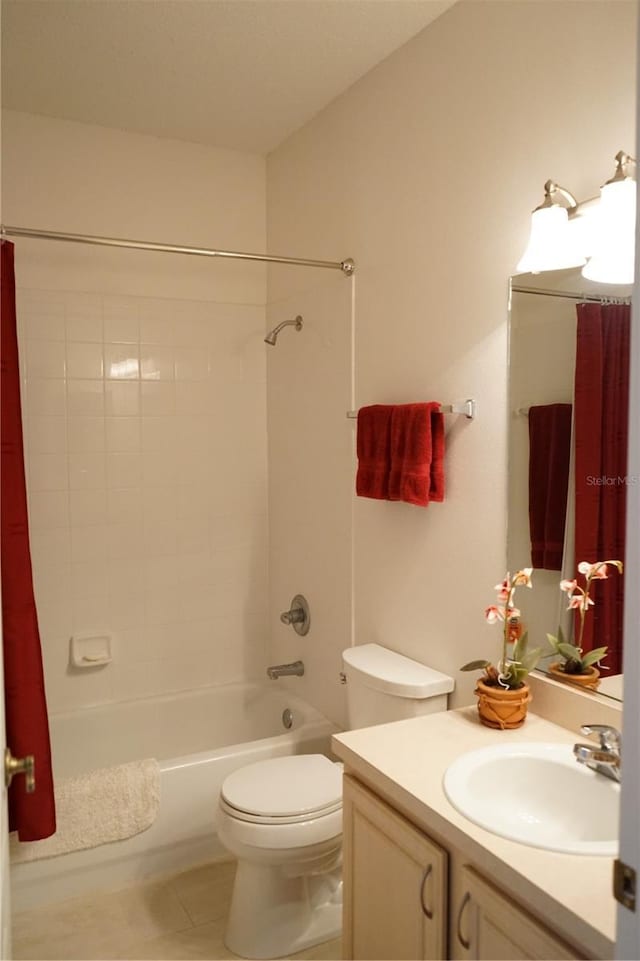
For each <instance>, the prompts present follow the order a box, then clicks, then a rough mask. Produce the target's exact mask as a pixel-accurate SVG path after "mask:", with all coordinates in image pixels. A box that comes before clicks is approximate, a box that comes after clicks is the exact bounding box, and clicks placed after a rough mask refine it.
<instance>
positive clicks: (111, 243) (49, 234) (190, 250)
mask: <svg viewBox="0 0 640 961" xmlns="http://www.w3.org/2000/svg"><path fill="white" fill-rule="evenodd" d="M0 234H2V236H4V237H33V238H35V239H37V240H63V241H67V242H69V243H73V244H93V245H94V246H97V247H130V248H133V249H135V250H157V251H163V252H164V253H167V254H193V255H195V256H197V257H228V258H229V259H232V260H259V261H263V262H265V263H269V264H292V265H293V266H295V267H326V268H328V269H330V270H341V271H342V273H343V274H344V275H345V277H350V276H351V274H353V272H354V271H355V269H356V265H355V262H354V261H353V260H352V259H351V257H347V259H346V260H307V259H304V258H302V257H276V256H271V255H269V254H248V253H242V252H240V251H237V250H213V249H211V248H209V247H183V246H180V245H179V244H153V243H149V242H147V241H145V240H120V239H118V238H116V237H92V236H91V235H90V234H65V233H61V232H60V231H58V230H35V229H32V228H31V227H8V226H5V225H2V226H1V227H0Z"/></svg>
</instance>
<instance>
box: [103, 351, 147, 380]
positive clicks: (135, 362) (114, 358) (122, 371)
mask: <svg viewBox="0 0 640 961" xmlns="http://www.w3.org/2000/svg"><path fill="white" fill-rule="evenodd" d="M104 376H105V377H106V378H107V379H108V380H137V379H138V378H139V376H140V355H139V348H138V346H137V344H105V345H104Z"/></svg>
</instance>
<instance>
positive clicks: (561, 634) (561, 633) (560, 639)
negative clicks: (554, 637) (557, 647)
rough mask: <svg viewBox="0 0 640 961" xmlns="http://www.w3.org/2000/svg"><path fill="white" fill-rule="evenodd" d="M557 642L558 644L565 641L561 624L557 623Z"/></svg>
mask: <svg viewBox="0 0 640 961" xmlns="http://www.w3.org/2000/svg"><path fill="white" fill-rule="evenodd" d="M558 642H559V643H560V644H564V643H565V639H564V631H563V630H562V624H558Z"/></svg>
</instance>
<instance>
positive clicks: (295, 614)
mask: <svg viewBox="0 0 640 961" xmlns="http://www.w3.org/2000/svg"><path fill="white" fill-rule="evenodd" d="M280 620H281V621H282V623H283V624H287V625H289V626H291V627H292V628H293V629H294V631H295V632H296V634H303V635H304V634H308V633H309V628H310V626H311V614H310V613H309V605H308V604H307V600H306V598H305V597H303V596H302V594H296V596H295V597H294V598H293V599H292V601H291V607H290V608H289V610H288V611H283V612H282V614H281V615H280Z"/></svg>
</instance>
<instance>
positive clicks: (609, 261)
mask: <svg viewBox="0 0 640 961" xmlns="http://www.w3.org/2000/svg"><path fill="white" fill-rule="evenodd" d="M635 229H636V182H635V180H632V179H631V178H627V179H626V180H618V181H614V182H613V183H609V184H605V185H604V187H603V188H602V190H601V191H600V205H599V207H598V210H597V211H596V212H595V223H594V245H593V254H592V257H591V259H590V260H589V261H588V263H587V264H586V266H585V267H583V269H582V276H583V277H587V278H588V279H589V280H595V281H596V282H597V283H600V284H632V283H633V275H634V259H635Z"/></svg>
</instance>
